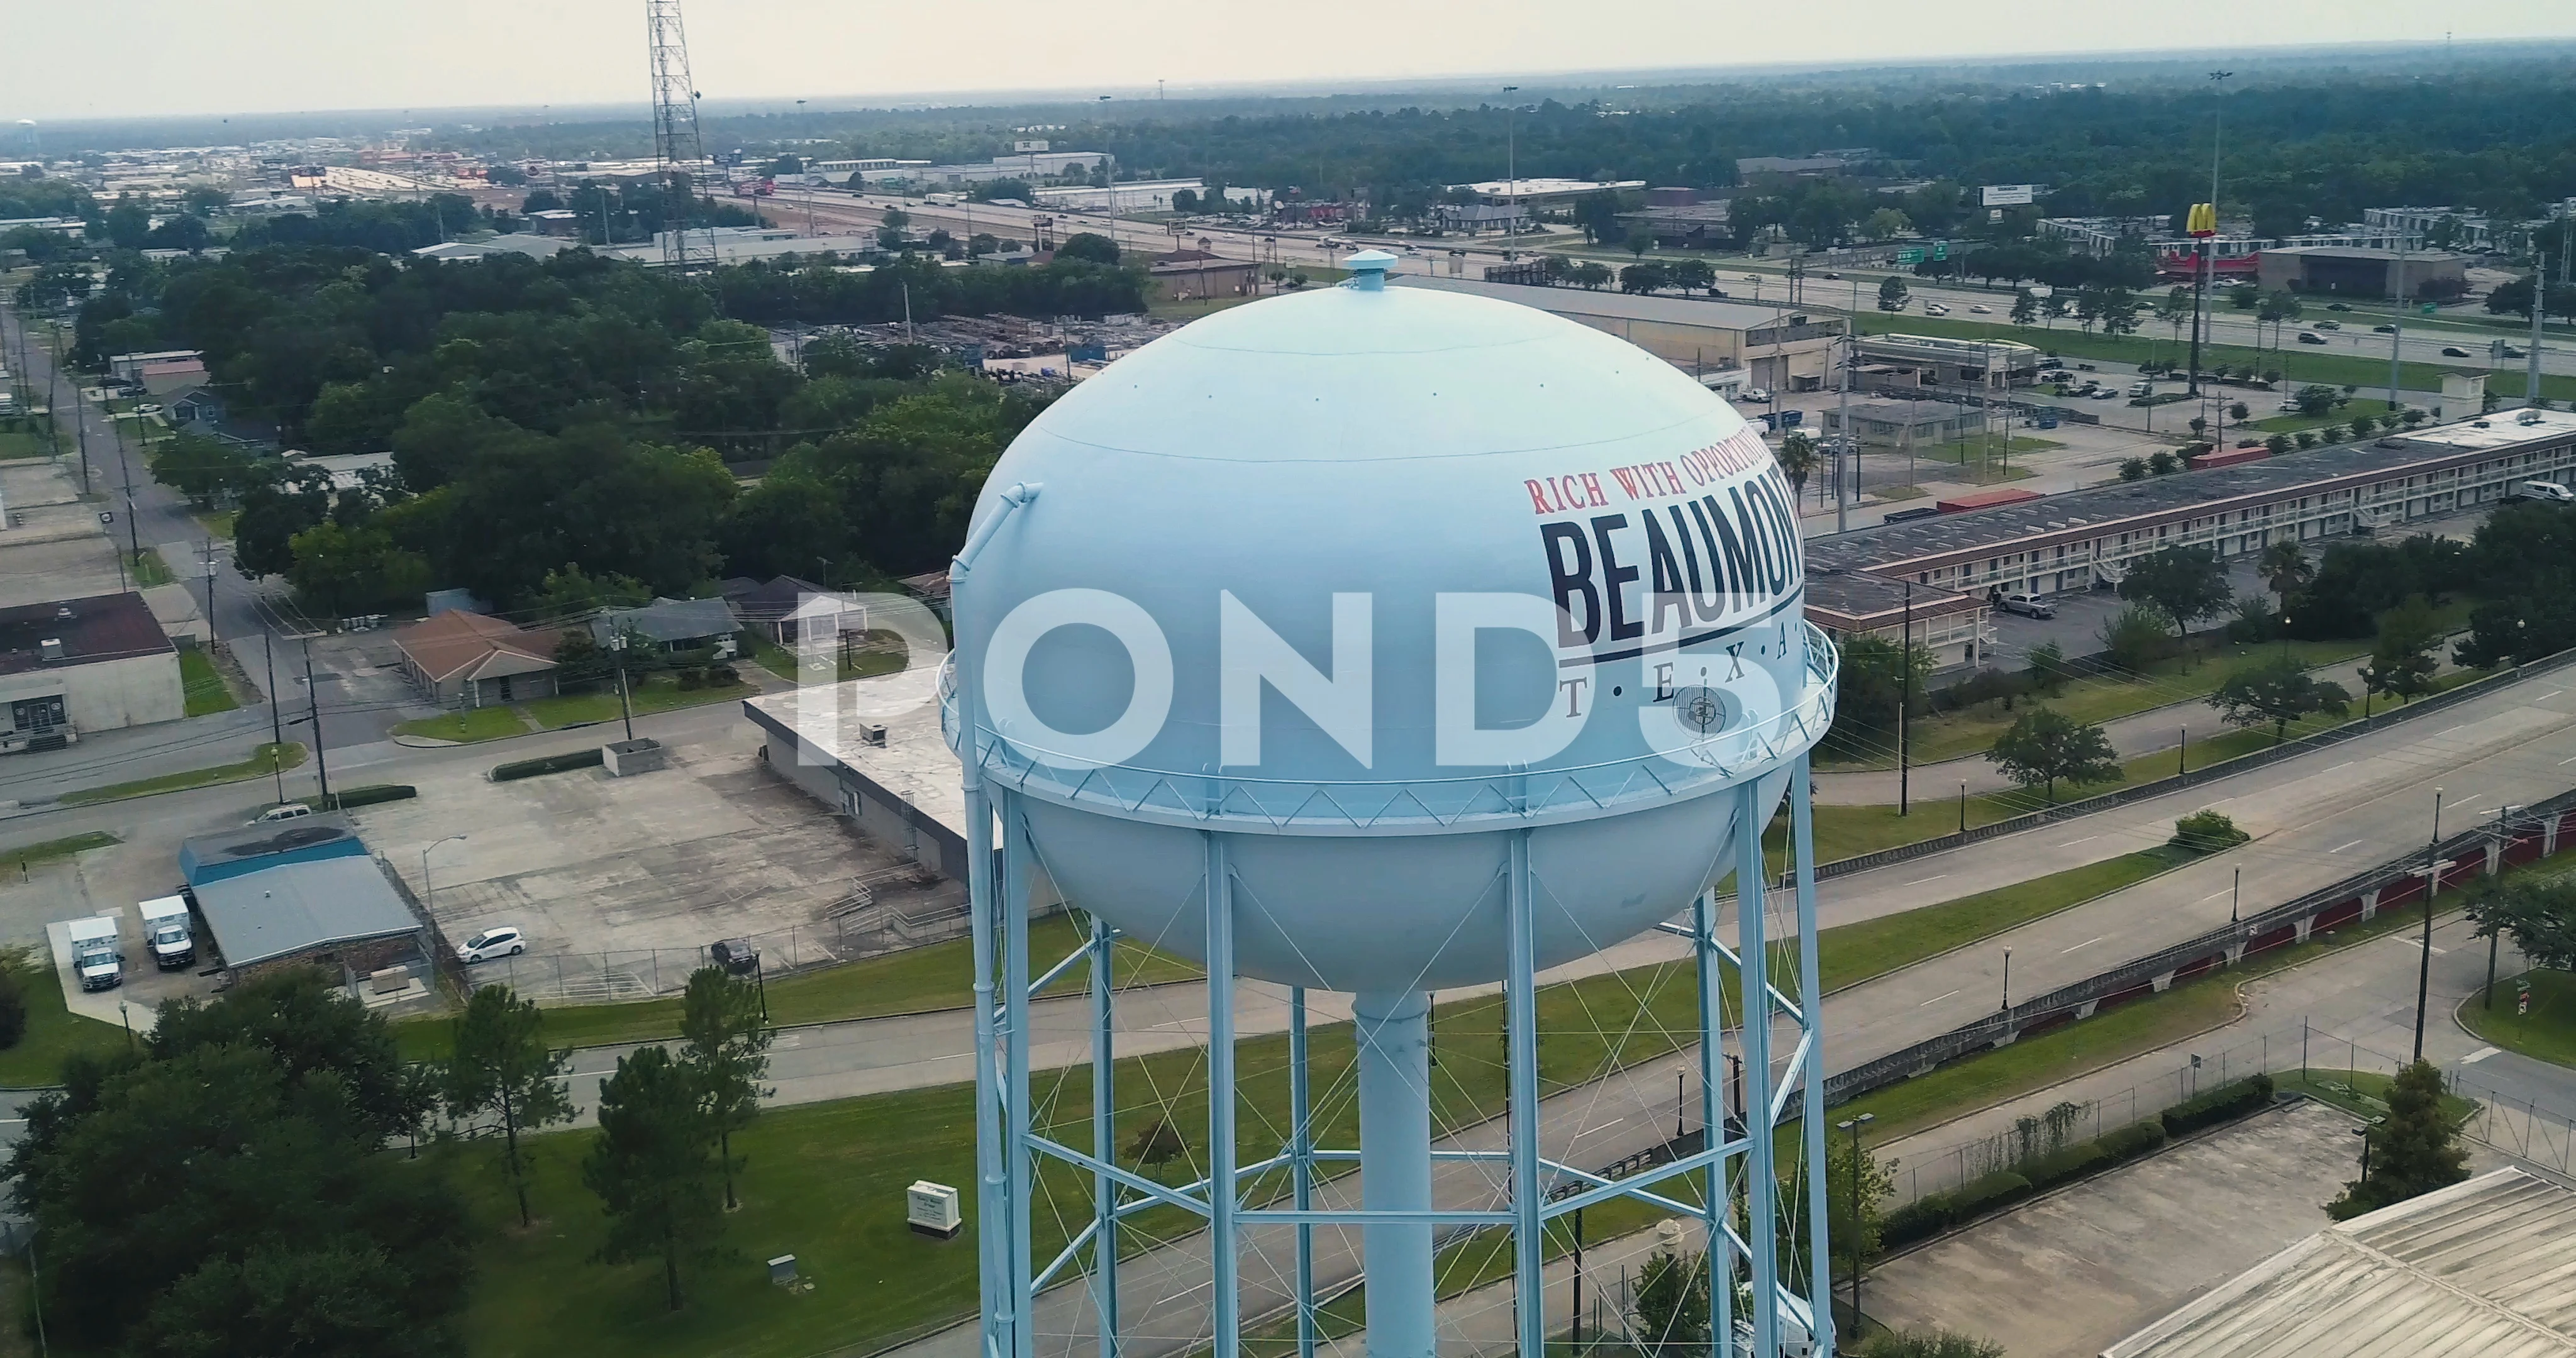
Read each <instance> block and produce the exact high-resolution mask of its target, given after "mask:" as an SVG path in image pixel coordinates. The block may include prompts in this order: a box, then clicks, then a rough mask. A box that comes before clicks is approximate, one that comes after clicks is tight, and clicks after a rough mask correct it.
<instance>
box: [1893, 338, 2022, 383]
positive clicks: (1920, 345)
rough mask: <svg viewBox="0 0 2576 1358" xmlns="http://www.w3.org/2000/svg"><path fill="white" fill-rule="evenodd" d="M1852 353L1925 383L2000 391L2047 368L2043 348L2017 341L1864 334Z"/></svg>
mask: <svg viewBox="0 0 2576 1358" xmlns="http://www.w3.org/2000/svg"><path fill="white" fill-rule="evenodd" d="M1852 351H1853V356H1854V357H1855V358H1856V359H1857V360H1858V361H1859V362H1862V363H1878V364H1886V365H1890V366H1893V367H1897V368H1902V369H1904V370H1906V371H1908V372H1911V373H1912V374H1914V376H1915V378H1916V379H1917V381H1919V382H1920V383H1921V384H1922V385H1924V386H1962V385H1964V386H1971V387H1985V388H1987V389H1990V390H1997V391H2001V390H2005V389H2008V388H2009V387H2010V386H2011V385H2012V384H2013V383H2016V382H2021V383H2028V382H2032V381H2036V380H2037V379H2038V377H2039V370H2040V367H2041V366H2042V355H2041V353H2040V351H2039V350H2038V349H2037V348H2034V347H2032V346H2031V345H2027V344H2023V343H2020V342H2019V341H2017V340H1972V339H1952V338H1950V337H1948V336H1946V335H1863V336H1861V337H1859V338H1858V339H1856V340H1854V341H1853V342H1852Z"/></svg>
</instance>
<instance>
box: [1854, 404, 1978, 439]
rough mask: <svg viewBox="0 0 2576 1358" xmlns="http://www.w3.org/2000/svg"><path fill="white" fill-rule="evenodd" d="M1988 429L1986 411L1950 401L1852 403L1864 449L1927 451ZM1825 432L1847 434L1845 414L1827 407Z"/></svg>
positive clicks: (1856, 426)
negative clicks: (1931, 446) (1926, 446)
mask: <svg viewBox="0 0 2576 1358" xmlns="http://www.w3.org/2000/svg"><path fill="white" fill-rule="evenodd" d="M1985 428H1986V420H1985V411H1984V409H1983V408H1982V407H1978V408H1970V407H1967V406H1959V405H1952V404H1951V403H1949V402H1947V401H1875V400H1874V401H1854V402H1852V403H1851V432H1852V435H1853V437H1855V438H1857V439H1859V440H1860V441H1861V443H1862V444H1863V445H1864V446H1867V447H1874V448H1902V447H1907V446H1909V445H1910V446H1912V447H1917V448H1920V447H1923V446H1925V445H1927V444H1934V443H1947V442H1949V441H1950V440H1952V439H1961V438H1966V437H1968V436H1969V435H1970V434H1976V433H1982V432H1984V430H1985ZM1825 429H1826V431H1827V432H1829V433H1836V434H1839V433H1841V432H1843V425H1842V410H1841V409H1840V408H1839V407H1837V406H1827V407H1825Z"/></svg>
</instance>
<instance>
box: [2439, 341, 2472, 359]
mask: <svg viewBox="0 0 2576 1358" xmlns="http://www.w3.org/2000/svg"><path fill="white" fill-rule="evenodd" d="M2468 356H2469V351H2468V350H2466V349H2463V348H2461V347H2460V346H2458V345H2456V344H2445V345H2443V346H2442V357H2444V358H2467V357H2468Z"/></svg>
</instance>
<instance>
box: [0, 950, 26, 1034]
mask: <svg viewBox="0 0 2576 1358" xmlns="http://www.w3.org/2000/svg"><path fill="white" fill-rule="evenodd" d="M29 960H30V959H29V958H28V956H27V955H26V954H25V953H23V952H22V953H18V954H15V955H13V956H11V957H9V958H7V959H6V960H5V961H0V1051H5V1050H7V1049H8V1048H11V1047H15V1046H17V1045H18V1040H19V1039H20V1038H23V1037H25V1036H26V1035H27V995H26V992H25V991H24V990H22V989H20V988H19V985H18V970H19V968H20V967H21V966H23V965H25V964H27V963H28V962H29Z"/></svg>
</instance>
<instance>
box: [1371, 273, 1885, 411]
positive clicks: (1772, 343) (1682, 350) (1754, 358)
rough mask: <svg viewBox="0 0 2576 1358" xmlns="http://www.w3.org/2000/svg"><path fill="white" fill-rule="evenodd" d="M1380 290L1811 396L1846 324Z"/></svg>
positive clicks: (1733, 306)
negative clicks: (1608, 339)
mask: <svg viewBox="0 0 2576 1358" xmlns="http://www.w3.org/2000/svg"><path fill="white" fill-rule="evenodd" d="M1387 284H1388V286H1390V287H1404V288H1431V289H1436V290H1438V291H1441V292H1464V293H1472V294H1474V295H1476V296H1478V297H1492V298H1495V299H1498V300H1500V301H1505V302H1518V303H1520V304H1521V305H1522V306H1529V307H1537V308H1538V309H1539V310H1541V311H1546V312H1551V313H1554V314H1555V315H1559V316H1562V317H1564V318H1565V319H1567V320H1569V321H1573V322H1575V323H1577V324H1579V325H1588V326H1590V327H1592V328H1593V329H1595V330H1600V331H1605V332H1607V333H1609V334H1613V335H1617V336H1618V337H1619V338H1621V339H1623V340H1626V341H1628V342H1629V343H1630V344H1633V345H1636V346H1637V347H1638V348H1640V349H1643V350H1645V351H1646V352H1648V353H1650V354H1653V355H1654V356H1656V357H1657V358H1660V359H1663V360H1664V361H1665V362H1668V363H1671V364H1673V365H1674V366H1676V367H1680V368H1687V369H1689V370H1691V371H1692V372H1694V373H1702V372H1707V371H1711V370H1719V369H1727V368H1744V369H1747V370H1749V371H1750V372H1751V374H1752V380H1753V383H1754V385H1756V386H1762V387H1779V388H1784V389H1787V390H1793V391H1814V390H1817V389H1819V388H1821V387H1822V386H1823V385H1824V381H1825V377H1826V375H1827V374H1828V373H1830V372H1831V371H1832V370H1833V365H1832V353H1831V350H1832V348H1833V345H1834V341H1835V340H1837V339H1839V338H1841V336H1842V333H1843V327H1844V326H1845V325H1846V324H1847V322H1845V321H1844V320H1843V318H1842V317H1840V316H1826V315H1809V314H1807V313H1806V312H1804V311H1800V310H1798V309H1796V308H1793V307H1786V306H1777V307H1773V306H1756V305H1753V304H1750V303H1746V302H1731V301H1718V300H1715V299H1708V298H1698V297H1671V296H1656V295H1653V294H1638V293H1626V292H1611V291H1607V290H1597V291H1596V290H1594V289H1592V288H1573V287H1566V288H1551V287H1537V286H1532V285H1528V284H1522V283H1485V282H1478V281H1475V280H1471V279H1465V278H1434V277H1429V276H1427V275H1422V274H1405V275H1403V276H1401V277H1395V278H1389V279H1388V280H1387Z"/></svg>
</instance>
